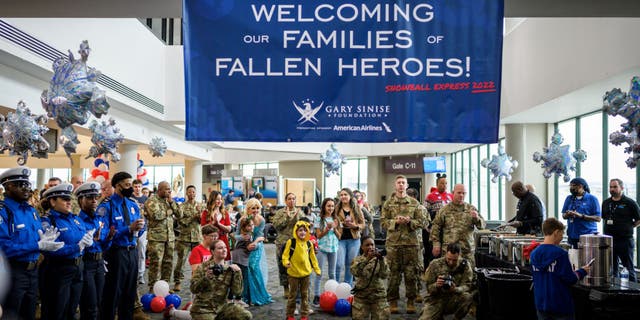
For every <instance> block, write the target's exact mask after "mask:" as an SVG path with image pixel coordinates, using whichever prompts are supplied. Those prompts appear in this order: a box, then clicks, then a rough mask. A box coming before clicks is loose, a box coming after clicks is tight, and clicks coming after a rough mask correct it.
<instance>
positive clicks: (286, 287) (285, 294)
mask: <svg viewBox="0 0 640 320" xmlns="http://www.w3.org/2000/svg"><path fill="white" fill-rule="evenodd" d="M282 296H283V297H284V298H285V299H287V298H289V286H284V294H283V295H282Z"/></svg>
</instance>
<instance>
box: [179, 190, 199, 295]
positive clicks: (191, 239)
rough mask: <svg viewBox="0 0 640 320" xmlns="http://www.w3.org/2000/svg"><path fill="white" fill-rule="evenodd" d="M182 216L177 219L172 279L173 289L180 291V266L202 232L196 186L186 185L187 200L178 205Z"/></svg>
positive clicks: (181, 272)
mask: <svg viewBox="0 0 640 320" xmlns="http://www.w3.org/2000/svg"><path fill="white" fill-rule="evenodd" d="M180 210H181V211H182V218H180V219H178V225H179V226H180V234H179V235H178V239H176V240H177V241H176V251H177V252H178V261H177V262H176V266H175V268H174V269H173V281H174V282H175V285H174V287H173V291H180V289H181V288H180V283H181V282H182V279H184V273H183V270H182V266H184V260H185V259H186V258H187V257H188V256H189V253H190V252H191V250H193V248H195V247H196V246H198V244H200V242H201V241H202V232H201V231H200V230H201V229H200V217H201V215H202V210H204V206H203V204H202V203H199V202H196V187H195V186H188V187H187V201H185V202H183V203H182V204H181V205H180Z"/></svg>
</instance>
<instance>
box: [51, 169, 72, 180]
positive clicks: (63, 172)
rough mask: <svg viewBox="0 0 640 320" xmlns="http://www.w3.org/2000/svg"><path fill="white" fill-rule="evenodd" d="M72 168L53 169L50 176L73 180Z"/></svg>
mask: <svg viewBox="0 0 640 320" xmlns="http://www.w3.org/2000/svg"><path fill="white" fill-rule="evenodd" d="M70 175H71V169H58V168H55V169H51V175H50V176H49V177H50V178H53V177H56V178H60V180H62V181H63V182H65V181H66V182H69V180H71V177H70Z"/></svg>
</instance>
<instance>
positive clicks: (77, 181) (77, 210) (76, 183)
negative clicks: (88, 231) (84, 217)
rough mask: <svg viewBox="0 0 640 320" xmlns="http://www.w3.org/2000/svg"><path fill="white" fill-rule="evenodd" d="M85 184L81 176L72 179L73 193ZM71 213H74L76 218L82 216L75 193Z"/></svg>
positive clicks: (72, 197) (72, 196)
mask: <svg viewBox="0 0 640 320" xmlns="http://www.w3.org/2000/svg"><path fill="white" fill-rule="evenodd" d="M83 183H84V181H82V177H81V176H73V177H71V184H72V185H73V191H75V190H76V189H78V187H80V186H81V185H82V184H83ZM71 213H73V214H74V215H76V216H77V215H79V214H80V204H78V197H77V196H76V194H75V193H72V194H71Z"/></svg>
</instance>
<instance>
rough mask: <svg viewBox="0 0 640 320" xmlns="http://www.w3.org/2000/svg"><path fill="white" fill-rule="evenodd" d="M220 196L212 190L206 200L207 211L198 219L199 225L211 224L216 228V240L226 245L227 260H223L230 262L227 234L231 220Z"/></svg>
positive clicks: (229, 230)
mask: <svg viewBox="0 0 640 320" xmlns="http://www.w3.org/2000/svg"><path fill="white" fill-rule="evenodd" d="M223 203H224V201H223V200H222V194H221V193H220V192H219V191H216V190H213V191H211V194H209V198H208V199H207V209H206V210H204V211H202V218H200V225H202V226H204V225H207V224H211V225H213V226H214V227H216V228H218V230H219V235H218V239H220V240H222V241H223V242H224V243H225V244H226V245H227V258H226V259H225V260H231V250H230V248H229V237H228V234H229V233H230V232H231V219H230V217H229V212H228V211H227V210H226V209H225V208H224V206H223Z"/></svg>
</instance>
